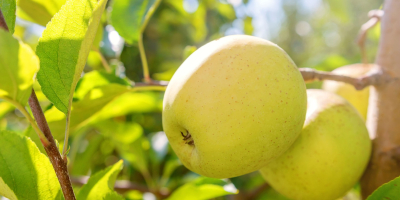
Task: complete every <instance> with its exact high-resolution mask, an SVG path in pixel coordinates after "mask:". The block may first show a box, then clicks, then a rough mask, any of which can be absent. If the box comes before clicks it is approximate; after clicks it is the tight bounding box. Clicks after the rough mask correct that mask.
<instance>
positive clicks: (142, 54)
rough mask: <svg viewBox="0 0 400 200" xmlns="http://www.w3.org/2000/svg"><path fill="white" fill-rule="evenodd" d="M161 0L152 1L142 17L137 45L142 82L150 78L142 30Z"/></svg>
mask: <svg viewBox="0 0 400 200" xmlns="http://www.w3.org/2000/svg"><path fill="white" fill-rule="evenodd" d="M160 3H161V0H157V1H156V2H154V4H153V6H151V7H150V9H149V11H148V12H147V14H146V16H145V17H144V21H143V24H142V26H141V27H140V35H139V38H138V45H139V53H140V59H141V60H142V65H143V66H142V67H143V76H144V82H146V83H149V82H151V81H152V80H151V78H150V71H149V66H148V64H147V58H146V51H145V50H144V45H143V32H144V30H145V28H146V26H147V24H148V23H149V21H150V18H151V16H152V15H153V13H154V11H155V10H156V9H157V7H158V5H160Z"/></svg>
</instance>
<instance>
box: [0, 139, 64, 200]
mask: <svg viewBox="0 0 400 200" xmlns="http://www.w3.org/2000/svg"><path fill="white" fill-rule="evenodd" d="M59 194H60V184H59V183H58V180H57V177H56V174H55V172H54V169H53V167H52V165H51V164H50V161H49V159H48V158H47V157H46V156H45V155H44V154H42V153H40V151H39V149H38V148H37V147H36V145H35V144H34V143H33V142H32V141H31V140H30V139H29V138H28V137H25V136H22V135H18V134H16V133H13V132H10V131H0V195H2V196H5V197H7V198H9V199H11V200H13V199H59V198H60V195H59ZM15 197H16V198H15Z"/></svg>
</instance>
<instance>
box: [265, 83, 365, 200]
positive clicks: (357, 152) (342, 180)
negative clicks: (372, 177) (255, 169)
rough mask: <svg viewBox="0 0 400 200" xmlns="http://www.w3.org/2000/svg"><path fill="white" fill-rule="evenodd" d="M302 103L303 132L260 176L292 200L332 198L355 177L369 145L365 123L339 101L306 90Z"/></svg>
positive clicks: (360, 168)
mask: <svg viewBox="0 0 400 200" xmlns="http://www.w3.org/2000/svg"><path fill="white" fill-rule="evenodd" d="M307 100H308V103H307V116H306V121H305V124H304V127H303V131H302V133H301V134H300V136H299V137H298V139H297V140H296V141H295V142H294V144H293V145H292V146H291V147H290V148H289V150H287V151H286V152H285V153H284V154H283V155H282V156H280V157H279V158H277V159H275V160H274V161H273V162H271V163H269V164H268V165H266V167H264V168H262V169H261V170H260V172H261V174H262V176H263V177H264V178H265V180H266V181H267V182H268V183H269V184H270V185H271V186H272V187H273V188H274V189H275V190H277V191H278V192H280V193H281V194H283V195H285V196H287V197H288V198H291V199H293V200H303V199H304V200H334V199H337V198H339V197H341V196H343V195H345V193H346V192H347V191H348V190H350V189H351V188H352V187H353V186H354V185H355V184H356V183H357V181H358V180H359V179H360V177H361V175H362V174H363V171H364V170H365V168H366V166H367V163H368V160H369V157H370V153H371V141H370V139H369V136H368V131H367V128H366V126H365V123H364V120H363V119H362V118H361V116H360V114H359V113H358V112H357V111H356V110H355V109H354V107H353V106H351V105H350V104H349V103H348V102H347V101H346V100H345V99H343V98H342V97H340V96H338V95H336V94H334V93H330V92H326V91H323V90H307Z"/></svg>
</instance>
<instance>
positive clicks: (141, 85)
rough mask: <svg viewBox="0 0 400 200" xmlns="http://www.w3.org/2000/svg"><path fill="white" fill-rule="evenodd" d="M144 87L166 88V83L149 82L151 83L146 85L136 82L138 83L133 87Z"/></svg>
mask: <svg viewBox="0 0 400 200" xmlns="http://www.w3.org/2000/svg"><path fill="white" fill-rule="evenodd" d="M146 86H163V87H166V86H168V81H155V80H151V82H148V83H145V82H144V83H143V82H138V83H135V85H134V87H146Z"/></svg>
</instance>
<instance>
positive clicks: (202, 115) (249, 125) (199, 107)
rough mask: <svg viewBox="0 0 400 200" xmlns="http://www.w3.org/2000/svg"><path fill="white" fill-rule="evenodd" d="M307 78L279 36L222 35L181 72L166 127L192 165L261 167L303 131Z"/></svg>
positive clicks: (230, 170)
mask: <svg viewBox="0 0 400 200" xmlns="http://www.w3.org/2000/svg"><path fill="white" fill-rule="evenodd" d="M306 98H307V95H306V88H305V84H304V81H303V79H302V76H301V74H300V73H299V71H298V69H297V67H296V65H295V64H294V63H293V61H292V60H291V59H290V57H289V56H288V55H287V54H286V53H285V52H284V51H283V50H282V49H281V48H280V47H278V46H277V45H276V44H274V43H271V42H269V41H267V40H264V39H260V38H257V37H253V36H245V35H236V36H227V37H223V38H220V39H218V40H214V41H212V42H210V43H208V44H206V45H204V46H202V47H201V48H199V49H198V50H196V51H195V52H194V53H193V54H192V55H190V56H189V57H188V58H187V59H186V60H185V62H184V63H183V64H182V65H181V66H180V67H179V69H178V70H177V71H176V73H175V74H174V75H173V77H172V79H171V81H170V82H169V84H168V87H167V89H166V92H165V96H164V102H163V116H162V117H163V127H164V131H165V133H166V135H167V137H168V140H169V142H170V144H171V147H172V148H173V150H174V151H175V153H176V154H177V155H178V157H179V158H180V160H181V161H182V163H183V164H184V165H185V166H186V167H187V168H188V169H190V170H192V171H194V172H196V173H198V174H201V175H204V176H208V177H214V178H229V177H235V176H240V175H243V174H246V173H250V172H253V171H257V170H259V169H260V168H261V167H263V166H265V165H266V164H268V163H269V162H270V161H271V160H273V159H274V158H276V157H278V156H279V155H281V154H282V153H283V152H285V151H286V150H287V149H288V148H289V147H290V145H292V143H293V142H294V141H295V139H296V138H297V137H298V135H299V134H300V132H301V129H302V126H303V123H304V119H305V113H306V105H307V99H306Z"/></svg>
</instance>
